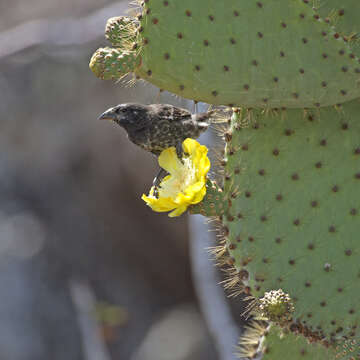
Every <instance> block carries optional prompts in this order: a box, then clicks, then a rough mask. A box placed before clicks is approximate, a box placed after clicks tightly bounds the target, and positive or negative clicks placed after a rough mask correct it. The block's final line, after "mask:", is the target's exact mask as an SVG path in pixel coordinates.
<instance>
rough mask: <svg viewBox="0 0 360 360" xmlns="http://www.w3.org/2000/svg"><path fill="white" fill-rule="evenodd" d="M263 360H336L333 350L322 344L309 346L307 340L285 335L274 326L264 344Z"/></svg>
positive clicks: (288, 334) (290, 334) (289, 334)
mask: <svg viewBox="0 0 360 360" xmlns="http://www.w3.org/2000/svg"><path fill="white" fill-rule="evenodd" d="M262 352H263V357H262V360H283V359H284V360H287V359H289V360H290V359H291V360H335V358H336V353H335V351H334V349H332V348H329V349H327V348H325V347H324V346H322V345H320V344H316V343H315V344H309V343H308V342H307V341H306V339H304V338H299V336H296V335H294V334H292V333H283V332H282V331H281V329H280V328H278V327H277V326H272V327H271V329H270V331H269V333H268V334H267V335H266V336H265V339H264V341H263V343H262ZM339 359H340V358H339Z"/></svg>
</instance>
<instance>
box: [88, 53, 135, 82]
mask: <svg viewBox="0 0 360 360" xmlns="http://www.w3.org/2000/svg"><path fill="white" fill-rule="evenodd" d="M139 61H140V59H139V58H137V57H136V54H135V53H134V52H129V51H124V50H120V49H117V48H109V47H105V48H100V49H98V50H96V52H95V53H94V54H93V56H92V58H91V60H90V64H89V67H90V69H91V70H92V72H93V73H94V74H95V75H96V76H97V77H98V78H100V79H102V80H116V79H121V78H122V77H123V76H125V75H127V74H128V73H130V72H133V71H134V70H135V68H136V67H137V66H138V65H139Z"/></svg>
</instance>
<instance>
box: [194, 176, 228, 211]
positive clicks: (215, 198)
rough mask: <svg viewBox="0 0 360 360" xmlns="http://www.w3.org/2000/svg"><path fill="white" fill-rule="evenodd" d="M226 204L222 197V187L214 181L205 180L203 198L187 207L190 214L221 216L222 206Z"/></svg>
mask: <svg viewBox="0 0 360 360" xmlns="http://www.w3.org/2000/svg"><path fill="white" fill-rule="evenodd" d="M227 205H228V203H227V202H226V200H225V199H224V193H223V191H222V189H221V188H220V187H219V186H218V185H217V184H216V182H215V181H211V180H209V179H208V180H207V182H206V195H205V197H204V200H203V201H202V202H200V203H198V204H195V205H192V206H190V207H189V211H190V213H191V214H201V215H203V216H207V217H210V216H221V214H222V213H223V212H224V208H225V207H226V206H227Z"/></svg>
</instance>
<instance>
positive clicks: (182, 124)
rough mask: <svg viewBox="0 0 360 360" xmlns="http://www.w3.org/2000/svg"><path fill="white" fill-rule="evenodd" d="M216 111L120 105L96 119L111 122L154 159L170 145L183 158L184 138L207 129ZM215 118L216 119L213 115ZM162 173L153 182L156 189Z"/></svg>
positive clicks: (158, 105)
mask: <svg viewBox="0 0 360 360" xmlns="http://www.w3.org/2000/svg"><path fill="white" fill-rule="evenodd" d="M214 114H215V111H209V112H206V113H198V114H191V113H190V112H189V111H188V110H185V109H181V108H178V107H176V106H173V105H166V104H152V105H142V104H132V103H131V104H120V105H117V106H115V107H112V108H110V109H108V110H106V111H105V112H104V113H103V114H101V115H100V117H99V119H104V120H113V121H115V122H116V123H117V124H119V125H120V126H121V127H123V128H124V129H125V131H126V132H127V134H128V137H129V139H130V140H131V141H132V142H133V143H134V144H136V145H138V146H140V147H141V148H143V149H144V150H146V151H150V152H151V153H153V154H154V155H156V156H159V155H160V153H161V152H162V151H163V150H164V149H167V148H169V147H171V146H174V147H175V148H176V153H177V155H178V157H179V158H180V159H181V158H182V155H183V153H182V142H183V141H184V140H185V139H186V138H193V139H196V138H198V137H199V136H200V134H201V133H202V132H204V131H206V130H207V128H208V127H209V125H210V124H211V123H212V122H219V121H216V120H215V119H214V118H213V115H214ZM215 118H216V116H215ZM165 174H166V172H165V170H162V171H160V173H159V174H158V175H157V177H156V178H155V179H154V182H153V184H154V186H155V187H157V186H158V185H159V184H160V182H161V179H162V177H163V176H164V175H165Z"/></svg>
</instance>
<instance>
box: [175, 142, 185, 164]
mask: <svg viewBox="0 0 360 360" xmlns="http://www.w3.org/2000/svg"><path fill="white" fill-rule="evenodd" d="M175 149H176V155H177V157H178V159H179V160H180V161H181V162H182V163H184V162H183V156H184V150H183V147H182V143H181V142H180V141H179V142H178V143H177V144H176V147H175Z"/></svg>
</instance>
